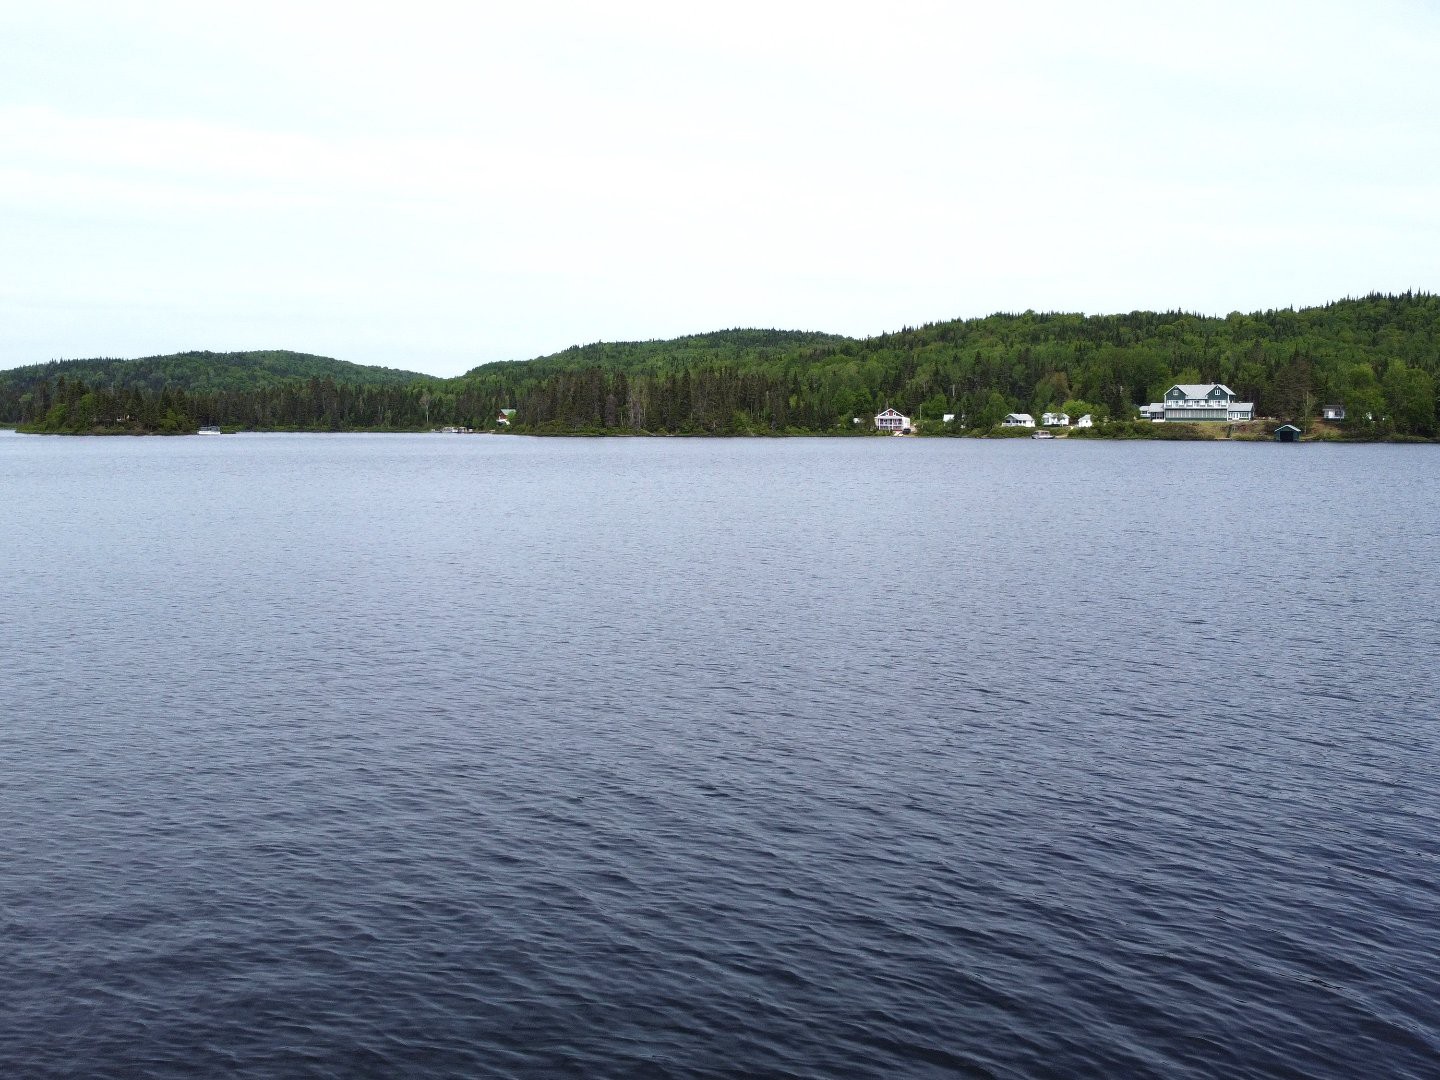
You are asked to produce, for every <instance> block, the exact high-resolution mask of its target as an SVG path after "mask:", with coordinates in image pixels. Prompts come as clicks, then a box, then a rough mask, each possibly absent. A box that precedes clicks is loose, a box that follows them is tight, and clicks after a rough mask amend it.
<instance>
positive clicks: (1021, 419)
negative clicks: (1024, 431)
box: [1000, 412, 1035, 427]
mask: <svg viewBox="0 0 1440 1080" xmlns="http://www.w3.org/2000/svg"><path fill="white" fill-rule="evenodd" d="M1000 426H1001V427H1034V426H1035V418H1034V417H1033V416H1031V415H1030V414H1029V413H1028V412H1012V413H1006V414H1005V419H1004V420H1001V421H1000Z"/></svg>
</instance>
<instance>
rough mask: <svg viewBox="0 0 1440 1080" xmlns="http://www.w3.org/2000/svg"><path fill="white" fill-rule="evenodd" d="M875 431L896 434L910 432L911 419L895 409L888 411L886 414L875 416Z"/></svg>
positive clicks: (881, 413)
mask: <svg viewBox="0 0 1440 1080" xmlns="http://www.w3.org/2000/svg"><path fill="white" fill-rule="evenodd" d="M875 429H876V430H877V431H888V432H891V433H892V434H893V433H895V432H901V431H909V430H910V418H909V417H908V416H905V415H904V414H903V413H898V412H896V411H895V410H894V409H886V410H885V411H884V412H880V413H876V414H875Z"/></svg>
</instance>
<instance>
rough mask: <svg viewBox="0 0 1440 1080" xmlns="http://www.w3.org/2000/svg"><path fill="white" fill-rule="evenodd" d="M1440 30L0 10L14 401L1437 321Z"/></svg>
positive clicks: (1384, 23) (436, 6)
mask: <svg viewBox="0 0 1440 1080" xmlns="http://www.w3.org/2000/svg"><path fill="white" fill-rule="evenodd" d="M1437 260H1440V4H1436V3H1433V2H1422V0H1406V2H1402V0H1370V2H1367V3H1361V2H1359V0H1356V2H1353V3H1343V4H1341V3H1330V2H1327V0H1309V2H1306V3H1273V2H1269V0H1249V2H1245V3H1213V4H1187V5H1169V4H1157V3H1154V2H1153V0H1147V2H1144V3H1112V2H1094V0H1092V2H1091V3H1086V4H1077V3H1071V2H1053V3H1047V2H1022V3H1009V4H995V3H984V4H980V3H976V4H969V3H959V2H954V3H938V2H936V3H930V2H917V0H888V2H887V3H884V4H881V3H878V2H873V3H866V4H854V3H848V2H845V0H829V2H826V3H789V2H786V0H767V2H764V3H750V2H748V0H738V2H737V0H729V2H726V3H724V4H680V3H675V2H673V0H672V2H667V3H645V2H626V0H620V2H615V3H596V2H590V3H559V2H555V3H551V2H536V0H530V2H527V3H524V4H520V3H511V4H485V3H477V2H473V0H472V2H469V3H439V2H431V0H407V2H404V3H401V2H398V0H392V2H387V3H366V2H363V0H358V2H357V0H352V2H348V3H345V4H338V3H337V4H307V3H304V2H300V0H289V2H285V3H268V2H263V0H258V2H257V0H247V2H246V3H243V4H226V3H215V2H212V3H205V4H199V3H195V2H194V0H185V2H183V3H159V2H155V3H150V2H139V0H127V2H126V3H124V4H118V3H114V2H113V0H106V2H103V3H84V2H65V0H49V2H47V3H5V4H0V367H11V366H15V365H18V364H26V363H35V362H38V361H44V360H49V359H53V358H58V357H67V358H69V357H82V356H137V355H144V354H148V353H161V352H173V351H177V350H181V349H190V348H209V349H217V350H230V349H247V348H293V349H300V350H303V351H307V352H317V353H322V354H324V355H329V356H336V357H339V358H341V359H345V360H353V361H356V362H358V363H370V364H386V365H389V366H393V367H405V368H411V369H414V370H420V371H428V372H433V373H435V374H443V375H448V374H455V373H458V372H460V371H463V370H465V369H467V368H470V367H472V366H474V365H475V364H477V363H482V362H484V361H488V360H500V359H518V358H527V357H531V356H535V355H539V354H543V353H548V352H553V351H555V350H558V349H562V348H565V347H566V346H568V345H571V344H577V343H585V342H591V341H597V340H619V339H635V338H655V337H670V336H674V335H678V334H682V333H691V332H698V331H704V330H711V329H718V328H723V327H732V326H765V327H770V326H775V327H786V328H797V329H806V330H828V331H834V332H839V333H847V334H853V335H859V336H863V335H867V334H878V333H883V332H885V331H887V330H894V329H898V328H900V327H901V326H904V325H914V324H918V323H922V322H934V321H939V320H943V319H950V318H957V317H965V316H975V315H984V314H988V313H991V312H994V311H1012V310H1013V311H1018V310H1024V309H1026V308H1033V309H1036V310H1067V311H1085V312H1089V313H1100V312H1117V311H1130V310H1133V309H1137V308H1155V309H1173V308H1185V309H1187V310H1193V311H1203V312H1208V313H1224V312H1227V311H1231V310H1237V309H1238V310H1245V311H1249V310H1254V309H1258V308H1268V307H1284V306H1286V305H1291V304H1294V305H1297V306H1298V305H1305V304H1312V303H1321V302H1324V301H1326V300H1330V299H1337V298H1339V297H1342V296H1345V295H1347V294H1350V295H1357V294H1362V293H1365V292H1369V291H1371V290H1383V291H1395V290H1404V289H1407V288H1417V289H1426V290H1431V291H1434V290H1437V289H1440V264H1437Z"/></svg>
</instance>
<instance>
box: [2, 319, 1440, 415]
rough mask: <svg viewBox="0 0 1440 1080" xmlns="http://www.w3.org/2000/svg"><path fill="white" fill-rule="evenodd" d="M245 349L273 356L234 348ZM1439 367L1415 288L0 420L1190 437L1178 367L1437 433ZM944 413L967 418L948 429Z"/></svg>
mask: <svg viewBox="0 0 1440 1080" xmlns="http://www.w3.org/2000/svg"><path fill="white" fill-rule="evenodd" d="M236 356H254V357H269V358H272V359H271V361H270V362H268V363H260V362H257V363H255V364H254V365H253V366H251V367H249V368H247V367H246V366H245V365H236V364H234V363H228V362H227V361H226V359H225V358H227V357H236ZM287 358H288V359H287ZM287 363H288V364H289V367H287ZM317 363H320V364H322V366H311V367H309V368H304V367H303V365H305V364H311V365H314V364H317ZM127 365H129V366H127ZM325 365H328V366H325ZM375 373H384V376H385V377H384V378H381V377H380V376H379V375H376V374H375ZM1437 380H1440V297H1437V296H1435V295H1433V294H1428V293H1403V294H1398V295H1381V294H1374V295H1371V296H1366V297H1363V298H1359V299H1347V300H1341V301H1336V302H1334V303H1330V304H1326V305H1324V306H1320V307H1312V308H1302V309H1298V310H1296V309H1289V308H1286V309H1278V310H1272V311H1265V312H1256V313H1252V314H1248V315H1247V314H1241V313H1238V312H1237V313H1232V314H1230V315H1227V316H1223V317H1212V316H1201V315H1194V314H1188V313H1185V312H1180V311H1176V312H1165V313H1157V312H1144V311H1137V312H1131V313H1129V314H1126V315H1091V316H1086V315H1075V314H1043V313H1036V312H1029V311H1027V312H1023V313H1020V314H997V315H991V316H987V317H985V318H978V319H965V320H955V321H951V322H941V323H932V324H928V325H925V326H920V327H914V328H910V327H907V328H905V329H902V330H900V331H898V332H895V333H890V334H883V335H880V336H878V337H871V338H863V339H856V338H847V337H841V336H836V335H831V334H822V333H802V332H795V331H780V330H725V331H717V332H714V333H709V334H702V335H695V336H691V337H684V338H677V339H673V340H669V341H645V342H622V343H598V344H593V345H585V346H575V347H573V348H570V349H567V350H565V351H564V352H561V353H556V354H554V355H551V356H544V357H539V358H537V359H534V360H528V361H507V362H502V363H492V364H485V365H482V366H480V367H477V368H475V369H473V370H471V371H469V372H467V373H466V374H464V375H462V376H459V377H457V378H453V379H436V378H432V377H428V376H422V375H416V374H414V373H410V372H401V371H394V370H391V369H386V368H362V367H359V366H357V365H352V364H344V363H343V362H341V361H336V360H327V359H326V358H321V357H306V356H304V355H303V354H294V353H263V354H210V353H186V354H181V355H180V356H177V357H160V358H148V359H147V360H143V361H68V362H62V363H58V364H49V365H40V366H35V367H30V368H17V369H14V370H12V371H7V372H0V420H5V421H8V422H11V423H17V424H19V425H20V426H21V427H22V428H23V429H26V430H32V431H55V432H62V431H63V432H104V431H117V432H127V431H135V432H140V431H177V432H178V431H193V430H195V428H196V427H197V426H198V425H201V424H218V425H221V426H224V427H228V428H233V429H244V430H323V431H337V430H382V431H383V430H424V429H428V428H432V427H438V426H442V425H444V426H451V425H453V426H463V427H468V428H474V429H477V430H485V429H494V428H496V426H497V421H496V417H497V415H498V414H499V411H500V410H501V409H514V410H516V411H515V414H514V416H513V420H512V424H511V426H510V430H512V431H518V432H527V433H533V434H586V433H600V434H604V433H612V434H624V433H635V434H647V433H648V434H853V433H855V432H856V431H857V430H861V431H866V432H868V430H869V427H870V424H869V419H870V417H871V416H873V415H874V413H875V412H877V411H879V410H880V409H882V408H885V407H886V406H893V407H895V408H897V409H899V410H900V411H901V412H904V413H906V414H907V415H910V416H912V417H914V418H915V419H916V420H917V422H918V423H919V425H920V431H921V432H922V433H926V434H937V433H943V434H967V435H975V434H985V433H989V432H991V431H992V430H993V429H994V427H995V425H996V424H998V423H999V421H1000V420H1001V418H1002V417H1003V416H1004V415H1005V414H1006V413H1007V412H1014V411H1018V412H1029V413H1032V414H1036V415H1038V414H1039V413H1041V412H1044V411H1047V410H1052V409H1061V410H1063V411H1065V412H1068V413H1070V414H1071V415H1080V414H1084V413H1090V414H1091V415H1093V416H1094V417H1095V418H1096V419H1097V421H1100V422H1101V427H1100V428H1099V429H1098V430H1097V433H1098V434H1104V433H1106V432H1107V431H1108V432H1109V433H1111V434H1121V435H1123V434H1129V435H1135V434H1141V435H1150V436H1153V437H1171V438H1173V437H1177V436H1179V435H1181V434H1182V432H1180V431H1178V430H1177V431H1169V430H1167V431H1165V432H1163V433H1162V432H1161V431H1159V430H1157V429H1160V428H1167V427H1169V428H1181V427H1184V425H1139V424H1135V423H1133V421H1135V420H1136V419H1137V417H1138V413H1137V408H1138V406H1140V405H1142V404H1145V403H1148V402H1152V401H1157V400H1158V399H1159V397H1160V395H1162V394H1163V393H1164V391H1165V389H1166V388H1167V387H1169V386H1170V385H1171V384H1173V383H1176V382H1181V383H1208V382H1220V383H1225V384H1226V385H1227V386H1229V387H1230V388H1231V389H1233V390H1234V391H1235V392H1236V393H1237V394H1238V395H1239V397H1240V398H1241V399H1242V400H1246V401H1253V402H1254V403H1255V408H1256V415H1257V416H1260V417H1267V418H1271V419H1273V420H1276V421H1282V420H1283V421H1294V422H1297V423H1301V424H1302V425H1309V424H1310V423H1311V422H1312V421H1313V420H1314V418H1315V417H1316V416H1318V414H1319V411H1320V409H1321V408H1322V407H1323V406H1328V405H1339V406H1342V407H1344V408H1345V410H1346V414H1347V416H1348V417H1349V419H1347V420H1346V421H1345V423H1344V424H1343V425H1342V426H1341V429H1340V434H1341V435H1343V436H1345V437H1354V438H1364V439H1373V438H1434V437H1436V435H1437V425H1436V405H1437V403H1436V392H1437ZM946 413H952V414H954V415H955V416H956V417H957V420H956V422H954V423H952V424H948V425H942V424H940V422H939V421H940V418H941V417H942V416H943V415H944V414H946ZM855 417H860V418H861V419H862V423H861V424H859V425H856V424H855V423H854V418H855ZM1107 422H1108V423H1107Z"/></svg>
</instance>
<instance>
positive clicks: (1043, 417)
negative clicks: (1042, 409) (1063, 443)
mask: <svg viewBox="0 0 1440 1080" xmlns="http://www.w3.org/2000/svg"><path fill="white" fill-rule="evenodd" d="M1040 423H1041V424H1043V425H1044V426H1045V427H1069V426H1070V414H1069V413H1063V412H1047V413H1041V414H1040Z"/></svg>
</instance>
